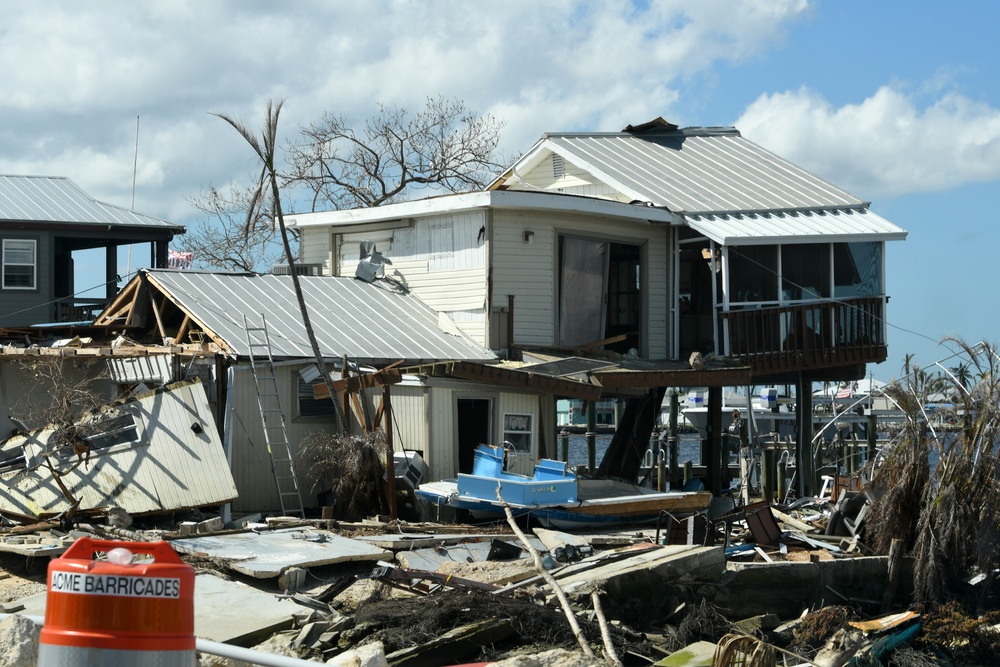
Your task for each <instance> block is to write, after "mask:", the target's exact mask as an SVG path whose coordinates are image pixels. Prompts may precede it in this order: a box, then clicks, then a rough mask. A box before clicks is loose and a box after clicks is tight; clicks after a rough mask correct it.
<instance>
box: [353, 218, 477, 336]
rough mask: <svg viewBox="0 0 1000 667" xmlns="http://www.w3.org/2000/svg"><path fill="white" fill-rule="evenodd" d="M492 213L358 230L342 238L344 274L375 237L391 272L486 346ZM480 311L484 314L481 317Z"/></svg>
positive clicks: (428, 219)
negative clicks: (487, 226)
mask: <svg viewBox="0 0 1000 667" xmlns="http://www.w3.org/2000/svg"><path fill="white" fill-rule="evenodd" d="M485 224H486V216H485V214H484V213H483V212H482V211H469V212H465V213H461V214H455V215H445V216H436V217H430V218H421V219H420V220H419V221H417V224H415V225H414V226H413V227H411V228H408V229H395V230H383V231H375V232H355V233H351V234H344V235H342V237H341V242H340V248H339V257H338V260H337V265H338V269H339V275H345V276H352V275H354V272H355V270H356V269H357V263H358V260H359V247H360V242H361V241H365V240H367V241H375V244H376V247H377V248H378V250H379V252H381V253H382V254H383V255H385V257H386V258H387V259H388V260H390V261H391V262H392V264H391V265H389V266H386V275H388V276H390V277H393V278H396V279H398V280H400V281H401V282H402V283H403V284H404V285H406V287H407V288H408V289H409V290H410V291H411V292H412V293H413V294H415V295H416V296H417V297H418V298H419V299H420V300H421V301H423V302H424V303H426V304H427V305H428V306H430V307H431V308H433V309H434V310H437V311H441V312H444V313H446V314H451V313H456V314H457V315H458V316H457V317H455V318H453V319H455V321H456V324H457V325H458V327H459V328H460V329H461V330H462V331H464V332H465V333H466V334H468V335H469V336H471V337H472V338H473V339H474V340H475V341H477V342H478V343H480V344H481V345H483V346H486V345H487V341H486V340H485V336H486V322H485V320H486V317H485V304H486V292H487V290H486V232H485ZM475 313H480V315H478V317H477V316H475Z"/></svg>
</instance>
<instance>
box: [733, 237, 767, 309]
mask: <svg viewBox="0 0 1000 667" xmlns="http://www.w3.org/2000/svg"><path fill="white" fill-rule="evenodd" d="M729 273H730V278H729V285H730V301H732V302H734V303H755V302H760V301H777V300H778V247H777V246H773V245H764V246H740V247H733V248H730V249H729Z"/></svg>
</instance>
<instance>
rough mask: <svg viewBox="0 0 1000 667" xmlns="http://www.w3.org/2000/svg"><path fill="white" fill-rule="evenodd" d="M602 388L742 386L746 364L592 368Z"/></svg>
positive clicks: (748, 377)
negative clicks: (612, 369) (673, 367)
mask: <svg viewBox="0 0 1000 667" xmlns="http://www.w3.org/2000/svg"><path fill="white" fill-rule="evenodd" d="M592 375H593V377H596V378H597V379H598V380H600V382H601V385H603V386H604V388H605V389H623V388H631V389H652V388H654V387H712V386H716V387H745V386H747V385H748V384H752V382H751V372H750V367H749V366H735V367H723V368H705V369H702V370H700V371H696V370H694V369H692V368H678V369H676V370H650V371H633V370H614V371H594V372H593V373H592Z"/></svg>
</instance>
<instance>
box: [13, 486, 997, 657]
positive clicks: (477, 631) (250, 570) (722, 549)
mask: <svg viewBox="0 0 1000 667" xmlns="http://www.w3.org/2000/svg"><path fill="white" fill-rule="evenodd" d="M857 497H858V496H857V494H854V495H848V494H846V493H841V494H840V499H839V500H838V501H837V502H835V503H832V504H831V503H830V502H829V501H828V500H827V501H823V500H816V499H810V500H808V501H803V502H800V503H796V504H793V505H789V506H773V505H771V504H768V503H751V504H748V505H745V506H743V507H736V508H732V509H730V510H729V511H724V512H722V513H721V514H718V516H715V517H709V516H701V517H694V518H685V519H683V520H682V523H683V525H678V526H673V525H670V523H671V520H670V519H669V517H667V518H665V520H664V521H662V522H661V524H660V525H657V526H653V527H642V528H638V529H637V528H635V527H632V528H628V529H623V530H619V531H603V532H594V533H589V534H568V533H564V532H559V531H552V530H544V529H542V528H538V527H534V528H533V529H532V530H531V531H522V529H521V528H515V526H510V527H508V526H503V525H491V526H469V525H442V524H433V523H406V522H403V521H392V522H388V521H384V520H379V519H377V518H376V519H370V520H365V521H358V522H337V521H333V520H302V519H298V518H294V517H283V518H282V517H271V518H262V517H260V516H251V517H244V518H242V519H239V520H236V521H233V522H230V523H229V524H224V523H223V522H222V521H221V519H220V518H219V517H218V516H212V515H210V514H203V513H200V512H198V511H195V510H191V511H186V512H180V513H177V514H174V515H173V516H172V517H170V518H169V519H167V518H159V519H157V518H154V517H134V518H133V517H131V516H129V515H128V514H127V513H125V512H123V511H122V510H121V509H120V508H112V509H111V510H110V511H106V512H105V513H104V514H103V515H101V514H100V512H98V511H97V510H88V511H85V512H81V513H79V514H77V515H76V516H75V520H76V525H75V526H72V527H66V526H64V525H62V524H61V523H60V522H59V521H58V520H54V521H53V520H49V521H45V522H42V523H34V524H30V525H12V524H13V522H10V521H8V526H7V527H6V529H4V530H2V531H0V553H3V557H2V559H3V562H2V563H0V566H5V567H7V568H8V569H20V570H21V574H22V575H23V576H21V577H14V576H10V577H8V579H10V580H11V582H9V583H13V580H15V579H16V580H17V581H28V582H29V583H30V584H31V585H32V586H33V587H34V588H33V589H29V590H30V591H33V594H26V593H27V592H29V590H25V589H24V588H21V589H19V590H18V591H17V595H8V596H0V599H2V600H4V601H5V602H6V604H5V605H4V610H5V611H6V612H16V613H18V614H23V615H25V617H31V618H38V617H41V616H43V615H44V608H45V600H46V594H45V592H44V571H45V568H44V566H45V564H46V563H47V560H48V558H51V557H54V556H57V555H58V553H60V552H61V551H62V550H64V549H65V548H66V547H67V546H68V545H69V544H71V543H72V541H73V540H74V539H76V538H77V537H79V536H81V535H93V536H96V537H99V538H101V539H120V540H125V541H147V540H167V541H169V542H170V543H171V544H172V546H173V547H174V549H175V550H176V551H177V552H178V553H179V554H181V556H182V558H183V559H184V560H185V561H186V562H187V563H188V564H190V565H192V566H194V567H195V569H196V572H197V576H196V578H195V624H196V634H197V635H198V636H199V637H200V638H203V639H205V640H208V641H213V642H223V643H225V644H226V645H234V646H243V647H256V649H255V650H259V651H266V652H270V653H277V654H281V655H286V656H292V657H296V658H299V659H302V660H308V661H313V662H315V661H320V662H325V661H343V660H347V659H348V658H350V659H351V660H354V659H355V658H356V659H358V660H362V658H359V657H358V652H361V653H362V654H364V655H365V656H367V657H365V658H364V659H363V660H364V662H363V664H371V665H392V666H394V667H395V666H405V667H415V666H418V665H438V664H454V663H457V662H494V661H496V662H501V661H504V660H512V659H515V658H520V659H521V660H525V659H527V656H532V657H531V659H532V660H536V659H539V656H548V659H550V660H552V661H554V662H555V663H559V664H563V663H564V662H565V661H567V660H568V661H570V662H572V661H574V660H575V661H580V662H578V664H584V665H590V664H623V665H630V666H631V665H646V664H654V663H656V664H663V665H668V664H709V665H711V664H714V665H736V664H744V665H749V664H754V665H767V664H778V663H779V662H780V663H783V664H789V665H796V664H814V665H837V666H838V667H839V666H841V665H844V664H852V665H890V664H895V665H913V666H915V667H916V666H919V665H925V664H946V663H942V662H941V659H942V656H947V657H948V658H949V659H950V660H952V663H951V664H954V665H961V664H975V663H976V661H979V662H978V664H989V662H988V661H987V660H986V658H984V656H991V655H994V654H1000V612H989V613H986V614H975V613H972V612H970V611H968V610H967V608H964V607H962V606H960V605H959V604H958V603H953V604H952V605H945V606H933V605H922V606H917V605H913V604H912V603H911V602H910V592H911V591H910V589H909V587H908V586H906V585H903V586H899V587H896V588H894V587H893V586H892V585H891V575H890V572H889V570H890V566H889V561H890V559H889V558H888V557H885V556H872V555H869V554H870V553H871V551H870V550H869V549H868V548H867V547H866V546H865V544H864V542H863V541H862V538H863V537H864V533H863V532H862V527H863V525H864V521H865V516H864V515H865V512H866V509H865V508H866V507H868V504H867V503H866V502H861V501H857V500H855V499H856V498H857ZM838 513H839V514H838ZM83 521H87V522H86V523H83ZM834 521H838V522H839V523H838V525H839V526H840V527H839V528H837V527H833V528H831V525H832V524H833V523H834ZM67 528H68V529H67ZM838 531H839V532H847V533H848V534H846V535H837V534H834V533H837V532H838ZM519 534H520V535H519ZM532 552H534V553H535V554H537V556H538V558H537V561H536V560H534V558H533V557H532ZM17 559H20V561H18V560H17ZM18 562H21V563H23V564H24V566H23V567H21V568H18V567H17V563H18ZM536 563H537V565H536ZM910 567H912V563H908V562H907V560H906V559H905V558H904V559H902V566H901V567H900V568H899V570H900V572H901V573H902V574H899V575H897V576H899V577H901V578H902V579H903V580H904V582H905V581H906V580H907V573H908V572H909V571H910V570H909V569H908V568H910ZM988 575H989V576H984V577H979V578H976V579H975V580H974V581H970V583H969V584H968V586H970V587H978V590H979V592H980V595H979V598H980V599H983V600H991V599H995V591H993V590H992V589H993V587H994V586H995V581H996V576H995V575H996V572H992V573H988ZM4 582H5V580H3V579H0V591H2V590H3V586H4ZM10 590H11V591H14V588H13V587H12V588H11V589H10ZM890 592H891V594H890ZM14 598H16V599H14ZM560 598H565V600H566V601H567V603H568V607H567V606H566V605H561V604H560V603H559V602H560ZM248 609H250V610H252V613H247V611H246V610H248ZM570 617H572V619H573V623H571V622H570ZM574 626H576V628H574ZM26 627H28V626H26V625H25V623H23V622H21V621H8V622H5V624H4V625H3V626H0V643H2V642H10V643H14V644H17V647H16V648H11V651H12V653H11V654H12V655H15V654H17V655H27V654H28V653H30V651H31V650H32V648H31V647H32V641H34V642H35V645H37V628H34V630H33V632H26V631H25V628H26ZM28 629H29V630H31V628H28ZM32 636H34V639H32ZM583 646H586V647H587V650H586V651H585V650H583V648H582V647H583ZM587 651H589V653H588V652H587ZM678 656H702V658H701V659H702V660H703V662H701V663H689V662H682V663H677V662H672V661H676V660H680V657H678ZM692 659H694V658H692ZM224 660H226V659H225V658H222V657H219V656H215V655H211V654H204V655H203V657H202V664H203V665H229V664H233V663H231V662H224ZM741 660H742V661H744V662H740V661H741ZM935 660H937V661H938V662H933V661H935ZM893 661H894V662H893ZM2 664H4V663H2V662H0V667H2ZM340 664H343V663H342V662H341V663H340Z"/></svg>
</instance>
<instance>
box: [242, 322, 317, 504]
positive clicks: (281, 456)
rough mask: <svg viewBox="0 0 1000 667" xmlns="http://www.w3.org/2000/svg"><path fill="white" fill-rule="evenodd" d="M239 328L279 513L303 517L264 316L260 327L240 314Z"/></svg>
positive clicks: (300, 496)
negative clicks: (244, 339)
mask: <svg viewBox="0 0 1000 667" xmlns="http://www.w3.org/2000/svg"><path fill="white" fill-rule="evenodd" d="M243 328H244V330H245V331H246V334H247V345H248V346H249V350H250V369H251V371H252V372H253V382H254V387H255V388H256V390H257V405H258V406H259V407H260V418H261V423H262V424H263V427H264V441H265V443H267V453H268V455H269V457H270V459H271V472H272V473H273V474H274V483H275V485H276V487H277V491H278V502H279V503H280V504H281V513H282V514H284V515H286V516H296V515H297V516H299V517H303V518H304V517H305V509H304V506H303V503H302V494H301V492H300V491H299V478H298V475H297V474H296V472H295V460H294V458H293V455H292V446H291V443H289V442H288V430H287V428H286V427H285V412H284V410H282V408H281V394H280V392H279V391H278V379H277V377H276V376H275V373H274V358H273V357H272V356H271V338H270V334H269V333H268V330H267V321H266V320H265V319H264V314H263V313H261V316H260V326H252V325H251V323H250V321H249V320H248V319H247V316H246V315H244V316H243Z"/></svg>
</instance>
